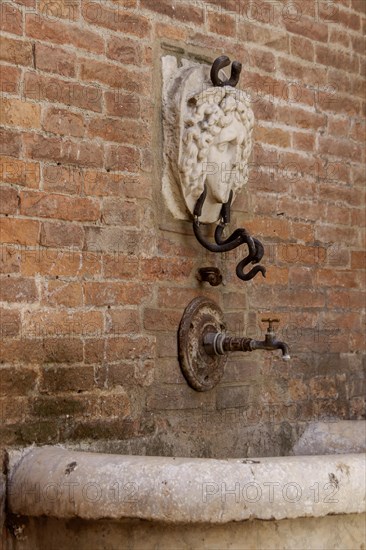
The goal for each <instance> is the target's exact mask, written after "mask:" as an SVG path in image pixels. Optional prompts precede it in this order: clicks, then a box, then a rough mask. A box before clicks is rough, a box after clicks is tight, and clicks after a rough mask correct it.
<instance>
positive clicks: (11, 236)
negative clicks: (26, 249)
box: [0, 218, 39, 246]
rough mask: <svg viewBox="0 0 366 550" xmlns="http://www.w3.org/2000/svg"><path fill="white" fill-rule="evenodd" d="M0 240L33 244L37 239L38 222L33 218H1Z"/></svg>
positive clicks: (35, 243) (36, 242)
mask: <svg viewBox="0 0 366 550" xmlns="http://www.w3.org/2000/svg"><path fill="white" fill-rule="evenodd" d="M0 231H1V241H2V242H3V243H15V244H19V245H30V246H34V245H37V244H38V240H39V223H38V222H37V221H33V220H24V219H15V218H1V219H0Z"/></svg>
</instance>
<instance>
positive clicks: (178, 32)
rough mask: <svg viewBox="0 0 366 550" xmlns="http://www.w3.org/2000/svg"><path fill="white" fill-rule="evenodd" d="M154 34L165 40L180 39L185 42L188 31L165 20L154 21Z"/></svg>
mask: <svg viewBox="0 0 366 550" xmlns="http://www.w3.org/2000/svg"><path fill="white" fill-rule="evenodd" d="M155 34H156V36H157V37H158V38H164V39H165V40H182V41H184V42H186V41H187V34H188V33H187V29H186V28H182V27H176V26H175V25H169V24H168V23H165V22H164V23H160V22H156V23H155Z"/></svg>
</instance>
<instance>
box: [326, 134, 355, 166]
mask: <svg viewBox="0 0 366 550" xmlns="http://www.w3.org/2000/svg"><path fill="white" fill-rule="evenodd" d="M319 152H320V153H323V154H327V155H331V156H336V157H339V158H349V159H352V160H354V161H357V160H359V159H360V158H361V147H360V146H359V145H358V144H356V143H352V142H350V141H349V140H336V139H334V138H332V137H322V136H320V137H319Z"/></svg>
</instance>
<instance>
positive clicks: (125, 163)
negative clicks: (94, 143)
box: [105, 145, 140, 172]
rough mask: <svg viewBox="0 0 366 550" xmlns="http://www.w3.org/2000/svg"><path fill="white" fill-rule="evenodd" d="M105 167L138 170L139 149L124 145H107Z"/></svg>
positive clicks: (129, 170) (122, 170)
mask: <svg viewBox="0 0 366 550" xmlns="http://www.w3.org/2000/svg"><path fill="white" fill-rule="evenodd" d="M105 154H106V160H105V167H106V169H107V170H118V171H119V172H138V171H139V169H140V155H139V151H137V150H136V149H133V148H132V147H127V146H124V145H106V147H105Z"/></svg>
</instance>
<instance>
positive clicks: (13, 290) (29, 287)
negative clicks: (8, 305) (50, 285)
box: [0, 277, 38, 302]
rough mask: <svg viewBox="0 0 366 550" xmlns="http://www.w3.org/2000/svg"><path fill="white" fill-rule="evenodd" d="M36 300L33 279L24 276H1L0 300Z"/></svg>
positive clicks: (35, 288)
mask: <svg viewBox="0 0 366 550" xmlns="http://www.w3.org/2000/svg"><path fill="white" fill-rule="evenodd" d="M37 300H38V291H37V287H36V284H35V282H34V281H33V279H26V278H24V277H2V278H1V284H0V301H1V302H36V301H37Z"/></svg>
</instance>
